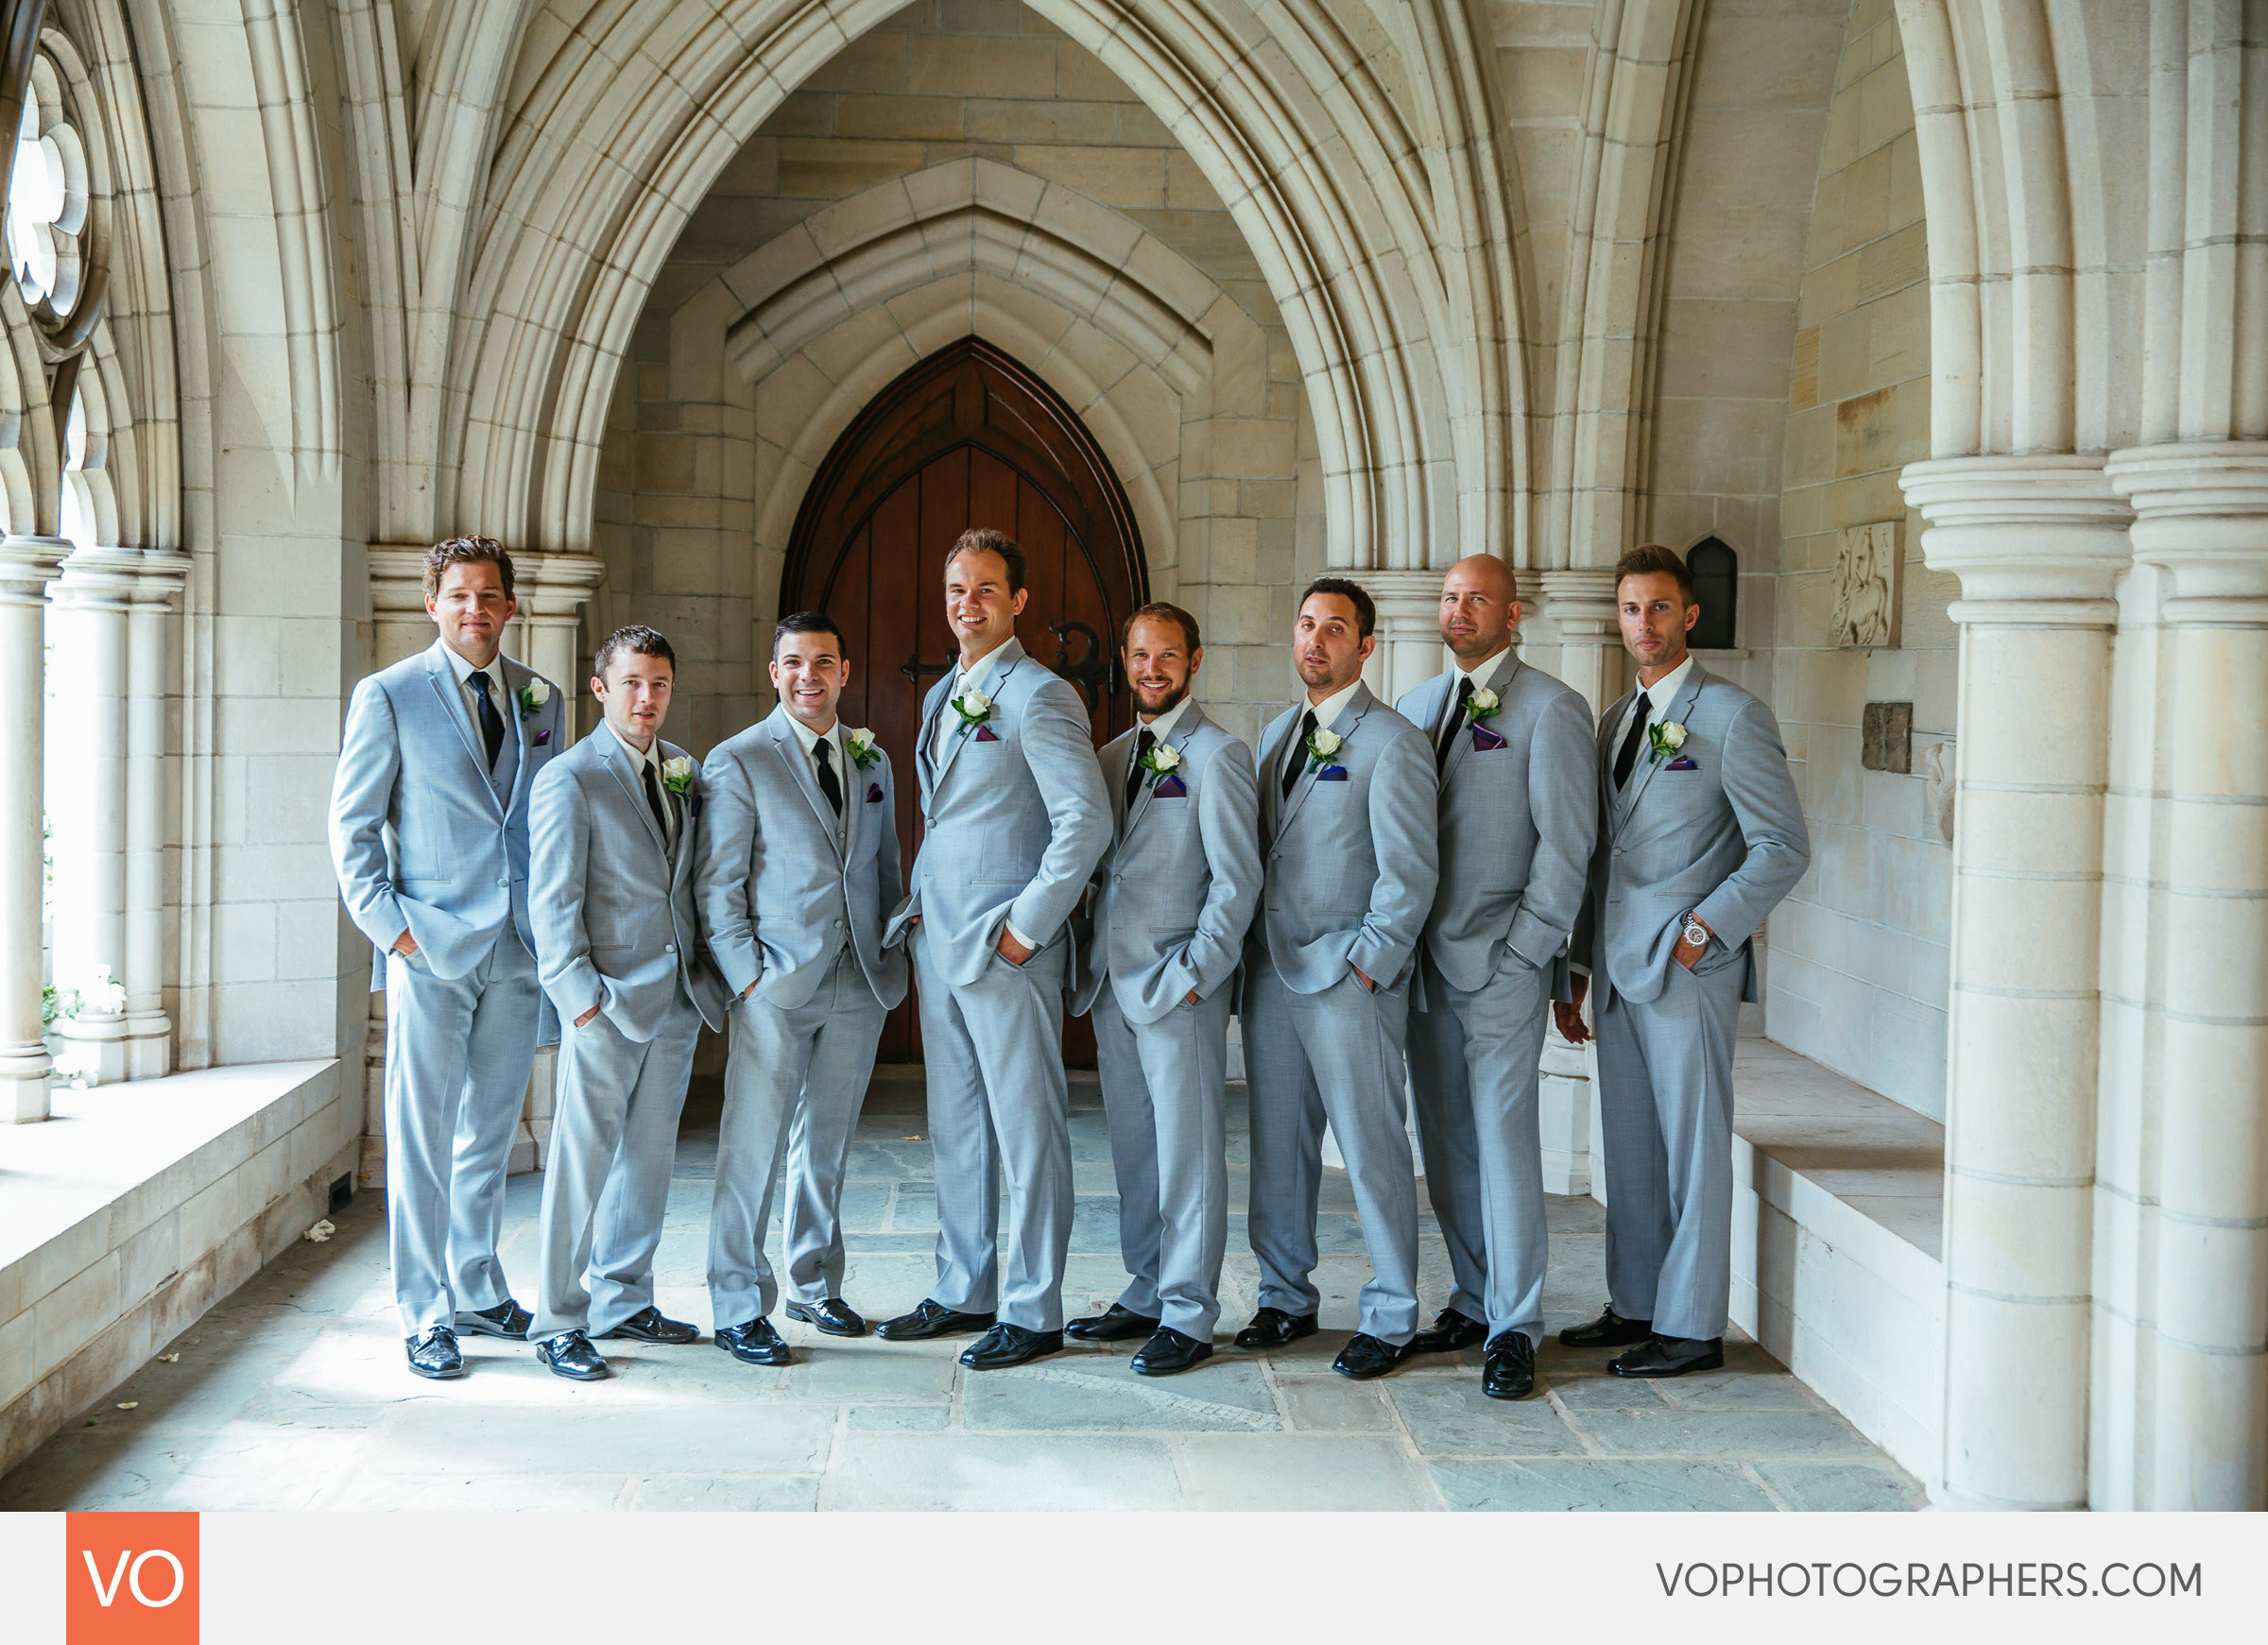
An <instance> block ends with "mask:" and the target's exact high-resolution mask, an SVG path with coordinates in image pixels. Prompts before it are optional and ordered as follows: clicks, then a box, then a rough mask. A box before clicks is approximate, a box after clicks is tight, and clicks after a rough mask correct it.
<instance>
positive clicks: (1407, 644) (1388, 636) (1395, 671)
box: [1338, 570, 1449, 704]
mask: <svg viewBox="0 0 2268 1645" xmlns="http://www.w3.org/2000/svg"><path fill="white" fill-rule="evenodd" d="M1338 574H1339V575H1341V576H1345V577H1349V578H1351V579H1352V580H1353V581H1355V582H1358V583H1360V584H1362V585H1363V587H1364V588H1366V589H1367V590H1368V591H1370V598H1371V600H1372V601H1373V602H1374V603H1375V604H1376V605H1377V607H1378V626H1377V629H1376V633H1377V635H1378V649H1376V650H1375V651H1373V652H1372V653H1371V654H1370V660H1369V661H1368V662H1366V663H1365V664H1364V665H1363V683H1364V684H1366V685H1367V686H1368V687H1369V688H1370V692H1371V694H1372V695H1374V696H1376V697H1377V698H1378V699H1379V700H1380V701H1382V702H1384V703H1387V704H1391V703H1392V702H1393V701H1394V699H1395V698H1396V697H1398V696H1400V695H1401V694H1402V693H1403V692H1405V691H1408V690H1409V689H1410V688H1411V687H1413V686H1417V685H1422V684H1424V683H1425V681H1427V680H1429V679H1431V678H1433V677H1434V676H1435V675H1436V674H1439V673H1440V672H1441V671H1442V670H1443V669H1444V668H1446V667H1448V666H1449V653H1448V652H1447V651H1446V650H1445V649H1444V648H1443V647H1442V644H1441V573H1439V572H1437V571H1422V570H1420V571H1341V572H1339V573H1338Z"/></svg>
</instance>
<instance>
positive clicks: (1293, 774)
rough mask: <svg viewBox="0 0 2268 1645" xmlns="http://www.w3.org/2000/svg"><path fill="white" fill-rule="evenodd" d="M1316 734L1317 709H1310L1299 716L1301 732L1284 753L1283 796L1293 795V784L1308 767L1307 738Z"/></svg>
mask: <svg viewBox="0 0 2268 1645" xmlns="http://www.w3.org/2000/svg"><path fill="white" fill-rule="evenodd" d="M1314 734H1315V711H1314V710H1313V709H1310V710H1308V711H1307V712H1305V713H1304V714H1301V715H1300V716H1299V734H1298V736H1297V738H1295V739H1294V740H1293V743H1292V745H1291V746H1290V747H1289V748H1287V749H1285V750H1284V755H1283V797H1284V798H1286V799H1289V798H1291V797H1292V784H1293V783H1295V782H1297V781H1298V780H1299V773H1300V772H1302V771H1304V770H1306V769H1307V740H1308V739H1309V738H1310V737H1312V736H1314Z"/></svg>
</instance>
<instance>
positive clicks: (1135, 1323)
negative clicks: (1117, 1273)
mask: <svg viewBox="0 0 2268 1645" xmlns="http://www.w3.org/2000/svg"><path fill="white" fill-rule="evenodd" d="M1157 1328H1158V1322H1157V1321H1156V1320H1155V1319H1152V1318H1150V1317H1149V1316H1147V1315H1146V1314H1139V1313H1136V1312H1135V1311H1133V1310H1132V1309H1130V1308H1121V1307H1120V1306H1119V1305H1118V1304H1117V1303H1115V1302H1114V1303H1112V1304H1111V1305H1110V1306H1109V1307H1108V1308H1107V1309H1105V1310H1104V1311H1102V1312H1101V1313H1094V1314H1089V1315H1088V1316H1087V1317H1086V1318H1085V1319H1074V1320H1073V1321H1072V1322H1071V1323H1070V1324H1069V1325H1067V1326H1065V1327H1064V1328H1063V1334H1064V1335H1065V1336H1067V1337H1070V1338H1072V1339H1073V1340H1074V1341H1075V1342H1082V1343H1123V1342H1129V1341H1131V1340H1132V1339H1134V1338H1135V1337H1146V1336H1148V1335H1150V1334H1151V1333H1152V1332H1154V1331H1156V1330H1157Z"/></svg>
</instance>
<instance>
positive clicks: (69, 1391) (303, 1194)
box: [0, 1061, 360, 1472]
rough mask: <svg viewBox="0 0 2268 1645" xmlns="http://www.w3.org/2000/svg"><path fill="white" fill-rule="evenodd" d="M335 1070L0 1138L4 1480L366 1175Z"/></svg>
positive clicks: (143, 1086)
mask: <svg viewBox="0 0 2268 1645" xmlns="http://www.w3.org/2000/svg"><path fill="white" fill-rule="evenodd" d="M359 1106H360V1105H359V1103H358V1102H357V1101H356V1100H355V1093H352V1092H349V1091H347V1090H346V1089H345V1088H344V1087H343V1082H342V1080H341V1078H340V1065H339V1063H337V1062H336V1061H309V1062H286V1063H264V1064H254V1065H249V1066H244V1067H237V1068H226V1069H207V1070H202V1071H198V1072H194V1073H183V1074H174V1075H171V1076H168V1077H166V1078H163V1079H154V1080H137V1081H130V1082H128V1083H126V1084H123V1085H110V1086H100V1087H96V1088H94V1089H93V1090H87V1091H63V1092H58V1093H57V1095H56V1099H55V1107H54V1117H53V1118H52V1119H50V1120H49V1121H47V1122H45V1123H43V1124H37V1125H24V1126H14V1127H9V1128H8V1129H6V1130H4V1131H0V1472H5V1471H6V1470H7V1469H8V1468H9V1467H10V1466H12V1465H14V1464H15V1463H17V1462H18V1461H20V1460H22V1458H23V1457H25V1456H26V1455H27V1454H28V1453H29V1452H30V1451H31V1449H32V1448H34V1447H35V1446H37V1445H38V1444H39V1443H40V1442H41V1441H42V1440H43V1439H45V1438H46V1437H47V1436H48V1435H49V1434H51V1433H53V1432H55V1431H57V1430H58V1429H60V1427H61V1426H62V1425H63V1424H64V1423H65V1422H68V1421H70V1420H71V1419H72V1418H73V1417H75V1416H77V1414H79V1413H80V1412H82V1411H84V1410H86V1409H87V1408H88V1407H89V1406H91V1405H92V1404H94V1402H95V1401H97V1400H99V1399H100V1398H102V1397H103V1396H104V1395H105V1394H107V1393H108V1392H109V1391H110V1390H111V1389H112V1388H114V1387H116V1386H117V1385H118V1383H119V1382H121V1381H122V1380H124V1379H126V1378H127V1377H128V1376H129V1375H131V1374H132V1372H133V1371H134V1370H136V1369H137V1368H138V1367H139V1366H140V1365H141V1364H142V1363H143V1362H144V1361H146V1359H148V1357H149V1356H150V1355H151V1354H152V1353H154V1352H155V1351H156V1348H157V1345H159V1344H162V1343H163V1342H165V1341H166V1340H167V1339H169V1338H170V1337H172V1336H174V1335H175V1334H177V1333H178V1332H180V1330H181V1329H182V1328H185V1327H186V1326H188V1325H189V1324H190V1323H191V1322H193V1321H195V1320H196V1319H197V1318H198V1317H199V1316H200V1315H201V1314H203V1312H204V1311H205V1310H206V1309H208V1308H210V1307H211V1306H212V1305H213V1304H214V1303H215V1302H216V1301H218V1300H219V1299H220V1298H222V1297H224V1296H226V1295H227V1294H229V1293H230V1292H232V1291H233V1290H234V1289H235V1288H236V1287H237V1286H239V1285H241V1284H243V1283H244V1281H245V1280H247V1279H249V1278H250V1277H252V1276H253V1275H254V1274H256V1273H258V1272H259V1270H260V1268H261V1266H262V1265H263V1264H264V1263H266V1262H267V1261H269V1260H270V1259H273V1258H274V1257H275V1256H276V1254H277V1253H278V1252H280V1251H282V1250H283V1249H285V1248H286V1247H288V1246H289V1245H290V1244H291V1242H293V1241H294V1240H296V1239H298V1238H299V1237H300V1235H301V1233H303V1232H304V1231H305V1230H306V1229H307V1227H308V1226H309V1225H312V1224H313V1223H314V1222H315V1221H316V1219H317V1218H318V1217H320V1216H321V1215H322V1214H323V1212H324V1210H325V1208H327V1206H328V1204H329V1191H330V1185H331V1183H332V1182H334V1181H335V1180H336V1179H337V1178H338V1177H339V1176H342V1175H345V1174H349V1173H350V1172H352V1170H353V1166H354V1154H355V1150H356V1146H357V1140H356V1132H357V1131H359V1129H360V1113H359Z"/></svg>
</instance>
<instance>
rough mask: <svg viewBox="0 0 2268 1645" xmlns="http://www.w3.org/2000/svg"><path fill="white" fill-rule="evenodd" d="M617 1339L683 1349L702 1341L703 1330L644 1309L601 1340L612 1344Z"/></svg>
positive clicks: (655, 1311) (656, 1310)
mask: <svg viewBox="0 0 2268 1645" xmlns="http://www.w3.org/2000/svg"><path fill="white" fill-rule="evenodd" d="M616 1339H627V1340H628V1341H630V1342H633V1343H660V1344H661V1345H662V1346H664V1347H670V1348H681V1347H683V1346H684V1345H686V1344H687V1343H697V1342H699V1341H700V1340H701V1328H700V1327H699V1326H697V1325H687V1324H686V1323H685V1322H684V1321H683V1320H681V1319H666V1318H664V1317H662V1311H661V1310H660V1309H658V1308H642V1309H640V1310H639V1311H637V1312H636V1313H634V1314H632V1315H630V1317H629V1318H627V1319H626V1320H624V1321H623V1322H622V1323H621V1324H620V1325H618V1326H616V1327H615V1328H613V1329H612V1330H610V1331H608V1332H606V1333H605V1334H604V1335H603V1336H602V1337H601V1338H600V1339H599V1340H600V1341H601V1342H612V1341H615V1340H616Z"/></svg>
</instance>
